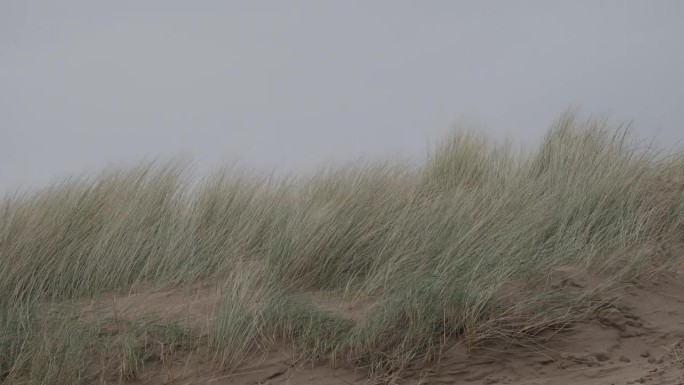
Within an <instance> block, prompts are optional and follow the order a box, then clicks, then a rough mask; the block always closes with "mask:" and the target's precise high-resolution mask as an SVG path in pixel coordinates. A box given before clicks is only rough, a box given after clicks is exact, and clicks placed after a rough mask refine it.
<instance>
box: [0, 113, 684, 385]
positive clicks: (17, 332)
mask: <svg viewBox="0 0 684 385" xmlns="http://www.w3.org/2000/svg"><path fill="white" fill-rule="evenodd" d="M682 155H683V154H674V155H669V156H665V154H664V153H662V152H661V151H660V150H658V149H656V148H652V147H649V146H644V145H643V143H642V142H639V141H636V140H635V139H633V138H632V136H630V134H629V130H628V129H627V128H624V127H612V126H610V125H609V124H608V123H607V122H605V121H601V120H587V121H580V120H579V119H578V118H577V117H576V116H575V115H574V114H572V113H567V114H565V115H564V116H563V117H562V118H561V119H559V120H558V122H557V123H556V124H555V125H554V126H553V127H552V128H551V129H550V130H549V132H548V133H547V135H546V137H545V138H544V140H543V141H542V143H541V144H540V145H539V148H538V149H537V150H536V151H530V152H523V151H516V150H515V149H514V148H513V147H512V146H511V145H510V144H508V143H496V142H492V141H491V140H489V139H487V138H485V137H483V136H480V135H478V134H475V133H473V132H468V131H457V132H455V133H454V134H453V135H452V136H450V137H449V138H447V139H446V140H445V141H443V142H442V144H441V145H440V146H439V147H438V148H436V149H435V151H434V153H433V154H432V155H431V156H430V157H429V159H428V160H427V163H426V164H425V165H424V166H423V167H420V168H412V167H408V166H406V165H403V164H400V163H392V162H376V163H357V164H354V165H351V166H346V167H341V168H338V169H327V170H321V171H320V172H318V173H316V174H314V175H311V176H308V177H297V178H295V177H291V178H275V177H259V176H250V175H246V174H244V173H241V172H239V171H236V170H230V169H225V170H222V171H220V172H218V173H216V174H213V175H210V176H208V177H207V178H205V179H203V180H202V181H200V183H199V184H197V185H193V184H192V183H191V182H192V180H191V178H190V177H189V175H188V173H187V167H185V165H184V164H181V163H178V162H172V163H169V164H164V165H159V164H145V165H142V166H140V167H138V168H134V169H129V170H108V171H106V172H103V173H101V174H100V175H97V176H94V177H90V178H80V179H73V180H69V181H66V182H64V183H62V184H58V185H54V186H51V187H48V188H46V189H44V190H41V191H38V192H34V193H30V194H24V195H19V196H8V197H6V198H5V199H4V201H3V202H2V203H1V207H0V210H1V212H2V215H1V216H0V277H2V279H1V280H0V293H2V296H1V297H0V381H4V382H5V383H8V384H9V383H36V384H38V383H41V384H42V383H46V384H47V383H55V384H61V383H64V384H66V383H79V382H80V383H87V382H88V381H92V380H93V376H94V374H93V373H92V368H93V367H97V363H95V362H89V358H90V357H95V356H97V355H96V354H87V353H88V352H92V351H97V350H98V349H102V346H119V348H120V349H121V354H119V355H118V356H117V357H119V358H118V360H119V364H118V365H119V366H118V367H119V368H120V373H121V375H122V376H123V377H129V378H130V377H135V376H138V375H143V374H144V371H143V370H142V368H143V367H144V363H145V362H146V361H149V360H151V359H153V360H155V359H157V360H158V359H161V358H160V357H161V356H160V355H159V354H158V353H154V350H153V349H152V347H151V346H150V345H148V344H146V343H145V342H144V341H143V342H140V341H141V339H142V340H149V338H150V336H155V337H153V338H154V339H155V340H158V341H165V342H161V343H162V345H163V344H167V346H174V347H176V346H177V345H179V344H180V345H183V346H184V345H193V344H194V345H196V346H199V347H200V348H202V349H203V351H204V354H205V357H206V358H207V360H208V361H210V362H213V363H214V364H215V365H217V366H218V367H221V368H223V369H225V370H233V369H236V368H238V367H240V366H241V365H243V364H245V363H246V362H247V361H248V360H249V359H251V358H253V357H255V356H258V355H260V354H264V353H265V352H267V351H268V350H269V349H271V348H272V347H273V346H274V344H276V343H277V342H286V343H288V344H290V345H291V346H292V347H293V349H294V351H295V352H296V354H297V355H298V356H300V357H305V358H307V359H313V360H331V361H335V360H347V361H350V362H354V363H356V364H358V365H362V366H367V367H368V368H370V370H371V371H372V372H373V373H377V374H388V373H389V374H395V375H396V374H398V373H399V372H400V371H401V370H403V369H406V368H407V367H408V366H407V365H410V364H411V363H418V364H423V363H425V362H429V361H431V360H434V359H435V358H436V357H438V355H439V354H440V352H441V351H442V350H443V349H444V348H445V347H448V346H450V345H453V344H456V343H462V342H465V343H468V344H475V343H477V342H478V341H481V340H482V339H483V338H485V337H493V336H507V337H508V338H524V336H526V335H531V334H534V332H535V331H538V330H541V329H543V328H544V327H547V326H550V325H556V324H558V323H561V322H572V321H573V320H575V319H577V318H578V317H581V316H582V314H587V312H590V311H591V309H592V306H594V305H595V304H592V303H591V301H590V298H589V296H588V295H586V293H584V294H577V295H574V296H573V295H572V294H568V293H562V292H560V291H559V290H558V288H557V287H556V286H554V282H553V280H552V279H550V277H551V273H552V272H553V270H554V269H556V268H558V267H560V266H565V265H573V266H580V267H587V268H591V269H592V271H594V272H596V273H597V274H600V275H601V276H602V277H604V283H605V285H602V286H600V288H599V289H597V290H600V289H607V288H609V287H610V284H612V283H614V282H617V281H619V280H621V279H624V278H627V277H632V276H635V275H638V274H640V273H643V272H648V271H652V270H655V269H658V268H660V267H661V266H664V265H666V264H667V263H668V262H670V261H671V258H674V257H673V256H672V255H669V254H668V253H667V250H668V247H669V246H670V245H671V244H672V242H673V241H674V239H675V238H677V237H680V235H679V234H681V231H682V230H683V229H682V225H681V224H682V213H683V212H684V192H683V189H682V186H684V160H682V159H683V157H682ZM191 186H192V187H191ZM201 282H213V283H216V284H218V285H219V286H220V287H221V288H222V294H223V297H224V298H223V306H222V310H221V312H220V314H219V316H218V318H217V320H216V322H215V324H214V325H213V326H212V328H211V329H210V331H209V332H208V334H207V335H201V334H198V333H199V332H198V331H192V330H187V331H183V332H182V333H180V332H179V333H180V334H179V333H172V334H170V335H165V334H163V333H161V332H160V330H159V327H158V326H154V325H152V324H149V323H137V324H132V325H135V327H132V329H131V328H129V329H130V330H128V329H127V330H128V331H127V332H125V333H124V332H121V333H119V335H118V336H111V335H106V333H102V328H103V327H104V326H103V323H98V322H95V323H93V322H90V323H89V322H87V321H84V320H83V319H82V318H79V316H78V314H73V313H72V314H62V315H60V316H56V315H55V314H52V315H51V314H49V312H46V310H45V309H51V308H54V307H57V308H63V309H68V308H69V307H64V306H63V305H64V304H67V303H69V302H70V301H74V300H79V299H87V298H93V297H95V296H97V295H99V294H102V293H106V292H112V291H126V290H130V289H131V288H133V287H136V285H139V284H142V283H147V284H153V285H156V286H159V287H162V286H192V285H194V284H198V283H201ZM505 285H513V286H512V287H515V288H517V289H516V290H517V292H515V293H511V292H504V289H503V287H504V286H505ZM307 291H330V292H337V293H339V294H340V295H343V296H346V297H347V298H350V299H351V300H358V301H369V302H372V303H373V306H372V307H371V308H370V309H369V311H368V312H367V314H366V315H365V316H364V317H363V319H361V320H358V321H353V320H350V319H343V318H340V317H338V316H336V315H334V314H331V313H329V312H326V311H324V310H322V309H320V308H317V307H316V306H314V305H313V304H311V303H308V302H306V301H305V300H303V298H304V297H302V296H301V295H300V294H301V293H305V292H307ZM516 295H517V297H516ZM511 298H514V300H511ZM69 309H72V312H73V308H69ZM168 327H169V328H172V326H168ZM76 330H78V331H79V332H75V331H76ZM183 330H185V329H183ZM122 333H123V334H122ZM160 333H161V334H160ZM122 335H123V337H122ZM74 336H76V338H74ZM188 336H193V337H188ZM117 338H118V339H117ZM122 338H123V339H122ZM193 339H194V340H193ZM191 340H193V341H194V342H193V341H191ZM117 341H119V342H117ZM121 341H123V342H121ZM107 344H109V345H107ZM112 344H114V345H112ZM117 344H118V345H117ZM178 350H182V349H176V351H178ZM155 357H156V358H155ZM98 378H99V377H98Z"/></svg>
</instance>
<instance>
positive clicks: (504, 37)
mask: <svg viewBox="0 0 684 385" xmlns="http://www.w3.org/2000/svg"><path fill="white" fill-rule="evenodd" d="M683 47H684V1H678V0H673V1H645V0H644V1H596V0H588V1H548V0H543V1H479V0H478V1H396V0H393V1H369V0H363V1H348V0H345V1H268V2H266V1H240V2H230V1H215V2H209V1H183V2H177V1H169V0H163V1H140V0H135V1H121V0H117V1H94V0H84V1H67V0H62V1H49V0H45V1H28V0H16V1H15V0H2V1H0V191H3V190H10V189H12V190H13V189H15V188H17V187H19V186H24V187H29V186H40V185H44V184H45V183H48V182H49V181H51V180H54V179H55V178H62V177H64V176H66V175H69V174H70V173H81V172H83V171H84V170H97V169H99V168H100V167H102V166H104V165H107V164H119V163H126V162H134V161H136V160H139V159H143V158H151V157H160V158H162V159H164V158H168V157H171V156H174V155H178V154H184V155H191V156H193V157H194V158H195V160H196V162H197V164H198V165H199V166H200V169H202V168H208V167H211V166H215V165H218V164H220V163H222V162H234V161H238V163H239V164H243V165H247V166H251V167H256V168H262V169H270V168H272V167H276V168H278V169H281V170H285V171H301V170H309V169H311V168H313V167H315V166H318V165H321V164H324V163H328V164H329V163H330V162H342V161H347V160H352V159H355V158H358V157H359V156H366V157H371V158H372V157H383V156H386V155H391V154H405V155H406V156H410V157H413V158H414V159H418V160H420V159H423V158H424V157H425V153H426V148H427V147H428V143H434V141H435V140H437V139H438V138H439V137H440V136H441V135H442V134H444V133H445V132H447V131H448V130H449V129H450V127H451V126H452V125H453V124H454V123H455V122H456V121H458V120H459V119H461V120H462V119H466V120H469V121H473V122H477V123H479V124H481V125H484V126H486V127H487V128H488V131H489V132H491V134H492V135H494V136H504V135H507V136H511V137H514V138H518V139H519V140H520V141H521V142H528V143H529V142H534V141H536V140H538V139H539V138H540V137H541V135H542V134H543V132H544V131H545V130H546V129H547V127H548V126H549V125H550V124H551V123H552V122H553V120H554V119H555V118H556V117H557V116H558V115H559V114H560V113H561V112H562V111H563V110H564V109H565V108H567V107H569V106H577V105H579V106H582V108H583V111H584V112H586V113H598V114H608V115H609V116H610V117H612V118H613V119H615V120H634V124H635V128H636V131H637V132H639V133H640V134H642V135H654V134H658V136H659V137H660V138H661V140H663V141H664V142H665V143H668V144H670V143H674V142H676V141H679V140H682V139H684V125H683V124H682V122H684V76H683V74H682V69H683V68H684V49H683Z"/></svg>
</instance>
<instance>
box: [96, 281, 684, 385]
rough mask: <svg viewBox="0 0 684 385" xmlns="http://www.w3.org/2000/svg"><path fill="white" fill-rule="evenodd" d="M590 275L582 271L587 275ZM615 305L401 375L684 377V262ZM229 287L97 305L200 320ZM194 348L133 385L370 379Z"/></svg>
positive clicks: (562, 381)
mask: <svg viewBox="0 0 684 385" xmlns="http://www.w3.org/2000/svg"><path fill="white" fill-rule="evenodd" d="M584 278H585V277H580V276H576V275H575V277H574V278H572V277H571V278H570V280H573V279H576V280H578V281H577V282H571V283H572V284H576V285H577V286H582V285H583V282H580V281H581V280H582V279H584ZM619 294H620V295H619V300H618V301H617V302H616V303H615V305H614V306H611V307H608V308H606V309H604V310H602V311H601V312H600V314H599V315H598V316H596V317H595V318H594V319H591V320H588V321H585V322H582V323H579V324H576V325H573V326H572V327H571V328H569V329H568V330H565V331H562V332H560V333H557V334H555V336H554V337H553V338H551V339H550V340H549V341H547V342H545V343H543V344H538V345H534V346H526V347H522V346H519V345H512V344H511V345H505V344H501V343H497V344H491V345H489V346H486V347H482V348H478V349H476V350H473V351H470V352H468V351H467V350H466V349H465V348H462V347H458V348H454V349H452V350H451V351H449V352H446V353H445V354H444V357H443V358H442V360H441V362H440V363H439V365H434V366H433V367H426V368H424V370H422V371H421V372H417V373H414V374H410V375H406V376H404V377H402V378H399V379H396V380H395V381H394V383H396V384H537V385H542V384H549V385H569V384H616V385H618V384H620V385H622V384H684V269H681V270H680V271H677V272H669V273H661V274H660V275H659V276H658V277H656V278H655V279H653V280H652V281H649V282H648V283H644V282H633V283H631V284H630V285H626V287H625V288H624V289H621V291H620V293H619ZM308 296H309V298H310V299H311V300H312V301H313V303H315V304H318V305H319V306H321V307H322V308H324V309H327V310H329V311H331V312H334V313H335V314H338V315H344V314H346V313H345V312H349V314H347V316H348V318H352V319H356V318H358V317H361V316H362V310H360V309H358V308H355V307H354V305H353V304H349V303H345V301H343V300H342V299H339V300H338V299H336V298H334V297H333V298H324V297H323V296H321V295H320V294H319V293H310V294H308ZM218 298H220V293H219V292H217V290H216V289H211V288H205V289H199V290H196V291H191V292H180V291H178V290H169V291H164V292H155V293H149V292H147V293H146V294H134V295H130V296H124V297H112V298H110V299H109V300H105V301H101V302H99V303H95V304H93V305H92V308H93V309H96V308H99V309H100V310H102V309H103V308H106V307H109V309H110V310H111V309H112V308H113V307H115V308H116V309H117V310H116V311H117V314H119V315H121V316H126V315H128V316H133V315H140V314H142V313H147V312H153V313H156V314H160V315H161V316H162V317H170V318H171V317H177V316H179V315H181V316H185V317H186V319H188V320H193V319H194V322H196V325H197V326H200V327H201V326H207V325H209V324H210V323H211V320H212V319H213V318H214V314H215V311H216V309H217V307H218ZM205 368H206V365H203V364H202V363H200V362H198V361H197V358H196V357H194V356H193V355H190V356H187V357H185V359H184V360H183V361H182V362H181V361H180V360H178V361H176V362H174V363H169V364H167V365H165V366H164V368H163V369H162V370H161V371H160V373H159V374H158V375H156V376H153V377H146V378H145V379H144V380H138V381H137V382H130V384H153V385H158V384H178V385H181V384H182V385H190V384H211V385H228V384H235V385H238V384H240V385H242V384H255V385H256V384H274V385H275V384H310V385H324V384H330V385H334V384H368V383H370V380H369V379H368V373H367V372H366V371H365V370H363V369H354V368H352V367H344V366H342V367H340V366H338V367H336V368H332V367H330V365H325V364H321V365H316V366H311V364H308V365H307V364H297V363H296V362H293V360H292V355H291V354H290V352H289V349H287V348H286V347H280V348H278V349H274V351H272V352H270V353H269V354H268V355H266V356H265V357H263V359H259V360H256V361H254V362H253V363H252V364H250V365H247V366H245V367H243V368H242V369H240V370H238V371H236V372H234V373H228V374H226V373H216V372H214V373H212V372H211V371H208V370H206V369H205Z"/></svg>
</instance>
